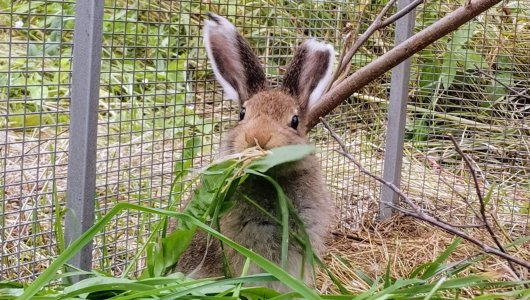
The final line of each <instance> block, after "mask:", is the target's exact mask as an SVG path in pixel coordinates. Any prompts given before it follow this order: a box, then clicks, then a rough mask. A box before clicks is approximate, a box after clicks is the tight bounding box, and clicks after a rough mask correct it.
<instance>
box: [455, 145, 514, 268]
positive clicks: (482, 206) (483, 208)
mask: <svg viewBox="0 0 530 300" xmlns="http://www.w3.org/2000/svg"><path fill="white" fill-rule="evenodd" d="M449 139H450V140H451V142H453V145H454V146H455V150H456V152H458V154H460V156H462V159H463V160H464V162H465V163H466V166H467V168H468V170H469V172H470V173H471V177H472V178H473V183H474V186H475V191H476V193H477V197H478V200H479V204H480V215H481V216H482V222H484V225H485V227H486V230H487V231H488V233H489V235H490V236H491V238H492V239H493V241H494V242H495V245H497V247H498V248H499V250H501V251H502V252H504V253H507V252H506V250H505V249H504V247H503V246H502V244H501V242H500V241H499V238H498V237H497V235H496V234H495V231H493V228H492V227H491V225H490V224H489V222H488V218H487V216H486V203H485V202H484V197H483V195H482V191H481V189H480V184H479V182H478V178H477V172H476V171H475V168H474V167H473V165H472V164H471V161H470V160H469V157H467V155H466V154H465V153H464V151H462V149H461V148H460V146H459V145H458V142H457V141H456V140H455V138H454V137H453V136H452V135H449ZM508 264H509V265H510V268H512V271H514V273H516V274H518V272H517V270H516V269H515V266H514V265H513V264H512V263H511V262H510V261H509V262H508Z"/></svg>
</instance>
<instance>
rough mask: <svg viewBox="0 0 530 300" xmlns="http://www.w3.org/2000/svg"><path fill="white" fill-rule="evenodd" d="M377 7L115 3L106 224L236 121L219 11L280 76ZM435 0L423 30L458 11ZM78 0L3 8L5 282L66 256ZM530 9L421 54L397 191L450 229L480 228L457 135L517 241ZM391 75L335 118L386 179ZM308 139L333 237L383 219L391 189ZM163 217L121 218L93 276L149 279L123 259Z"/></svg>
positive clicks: (109, 45)
mask: <svg viewBox="0 0 530 300" xmlns="http://www.w3.org/2000/svg"><path fill="white" fill-rule="evenodd" d="M386 2H387V1H386V0H380V1H355V2H352V1H317V0H314V1H282V2H274V1H269V2H265V1H258V2H256V1H222V2H219V3H204V2H203V1H177V0H175V1H171V0H143V1H140V0H113V1H110V0H105V1H104V15H103V36H102V43H103V44H102V60H101V76H100V88H99V94H100V97H99V106H98V124H97V162H96V173H97V174H96V201H95V209H96V219H98V218H100V217H101V216H102V215H104V214H105V213H106V212H107V211H108V210H109V209H110V208H112V207H113V206H114V205H115V204H116V203H118V202H129V203H136V204H141V205H146V206H150V207H167V205H168V203H169V199H170V198H171V195H170V194H171V192H172V191H174V189H175V185H177V186H179V188H177V190H181V189H183V188H184V187H185V186H186V185H187V184H188V181H186V180H181V181H178V182H174V178H175V174H176V173H177V172H179V171H182V169H183V168H185V167H186V166H187V165H190V166H191V167H192V168H200V167H201V166H204V165H206V164H208V163H209V162H210V161H211V160H212V157H213V156H214V155H215V153H216V149H217V147H218V145H219V141H220V139H221V138H222V136H223V133H224V132H225V131H226V130H227V129H228V128H230V126H232V125H234V124H235V122H237V107H236V105H235V104H234V103H233V102H231V101H230V100H228V99H225V98H224V97H223V94H222V90H221V88H220V86H219V85H218V84H217V83H216V82H215V80H214V78H213V74H212V72H211V69H210V67H209V65H208V62H207V60H206V55H205V51H204V50H203V46H202V36H201V33H202V32H201V28H202V23H203V19H204V18H205V15H206V13H207V12H210V11H211V12H215V13H217V14H219V15H222V16H225V17H227V18H228V19H230V21H231V22H233V23H234V24H235V25H236V27H237V28H238V30H240V32H242V33H243V35H244V36H245V37H246V38H247V39H248V41H249V42H250V44H251V45H252V47H253V49H255V51H256V53H257V54H258V56H259V57H260V59H261V61H262V63H263V65H264V68H265V72H266V74H267V77H268V79H269V80H270V81H271V82H272V83H273V84H278V83H279V82H281V77H282V73H283V70H284V67H285V65H286V64H287V63H288V61H289V58H290V57H291V56H292V53H293V50H294V49H295V48H296V46H297V45H299V44H300V43H301V42H302V41H303V40H305V39H308V38H311V37H316V38H319V39H322V40H325V41H327V42H329V43H331V44H333V45H334V46H335V49H336V52H340V49H341V45H342V42H343V40H344V38H345V37H346V36H347V34H348V33H350V32H352V31H354V30H355V27H356V26H357V25H358V24H360V25H359V28H360V29H361V31H362V30H364V29H366V28H367V27H368V26H369V24H370V23H371V20H373V18H374V17H375V15H376V14H377V12H379V11H380V10H381V8H382V7H383V6H384V5H385V4H386ZM462 4H463V1H460V0H437V1H429V2H428V4H426V5H423V6H420V7H419V8H418V9H417V11H416V17H415V20H414V21H415V27H414V31H416V32H417V31H419V30H421V29H423V28H425V27H426V26H428V25H430V24H432V23H433V22H434V21H436V20H437V19H439V18H441V17H442V16H444V15H445V14H446V13H448V12H450V11H452V10H454V9H455V8H457V7H459V6H461V5H462ZM74 23H75V1H52V0H48V1H27V0H26V1H12V2H9V3H8V2H2V4H0V112H1V115H0V172H2V174H1V176H0V209H1V210H0V215H1V218H0V239H1V250H0V256H1V262H0V278H1V279H13V280H23V281H31V280H32V279H33V278H35V276H37V275H38V274H39V273H40V272H41V271H42V270H43V269H45V268H46V266H47V265H48V264H49V263H50V261H51V260H52V259H53V258H54V257H55V256H57V255H58V254H59V253H60V251H61V249H62V248H63V247H64V245H63V242H64V240H63V239H62V231H63V228H62V226H63V225H64V224H63V223H62V222H63V221H62V219H63V217H64V207H65V201H66V183H67V167H68V154H69V153H68V144H69V139H70V138H72V137H71V136H70V134H69V125H70V117H69V116H70V92H71V88H72V86H71V71H72V52H73V47H74V45H73V30H74ZM529 24H530V4H529V3H528V2H527V1H526V0H513V1H504V2H503V3H502V4H501V5H499V6H497V7H496V8H493V9H490V10H489V11H487V12H486V13H484V14H482V15H480V16H479V17H477V18H476V19H474V20H473V21H472V22H470V23H469V24H467V25H465V26H462V27H461V28H460V29H459V30H457V31H456V32H454V33H453V34H451V35H449V36H447V37H445V38H443V39H442V40H440V41H438V42H436V43H435V44H434V45H432V46H430V47H428V48H427V49H425V50H423V51H422V52H420V53H419V54H417V55H415V56H414V58H413V61H412V67H411V76H410V82H409V84H410V88H409V92H408V105H407V115H406V128H405V136H404V137H403V139H404V142H405V146H404V154H403V165H402V166H401V170H402V172H401V176H402V178H401V186H402V188H403V189H404V191H405V192H406V193H407V194H409V195H410V196H411V197H412V198H413V199H414V200H415V201H417V202H418V203H419V204H420V205H421V206H422V207H424V208H425V209H429V210H432V211H434V212H435V213H436V215H437V216H439V217H440V218H442V219H445V220H449V221H452V222H453V221H462V220H464V221H465V222H473V221H474V218H475V216H474V215H473V213H472V210H471V209H470V206H473V205H476V204H477V198H476V194H475V191H474V186H473V184H472V183H471V180H470V174H469V171H468V170H467V168H466V166H465V165H464V164H463V161H462V158H461V157H460V156H459V155H458V154H457V153H456V151H455V150H454V147H453V146H452V144H451V143H450V142H449V140H448V139H447V135H448V134H452V135H453V136H455V137H456V138H457V139H458V140H459V142H460V145H461V147H462V149H463V150H464V151H465V153H466V154H467V155H469V157H470V158H471V159H472V161H473V164H474V167H475V168H476V170H477V173H478V174H479V179H480V182H481V188H482V189H483V192H484V193H491V200H490V202H489V204H488V206H489V209H490V211H491V212H492V213H494V214H495V216H496V217H497V218H498V220H499V222H501V223H502V224H503V226H505V229H506V230H507V232H509V233H510V234H513V235H523V234H526V233H528V232H527V231H528V220H529V213H530V204H529V199H530V182H529V178H530V175H529V172H530V150H529V149H530V147H529V145H530V140H529V130H530V119H529V115H530V92H529V89H530V80H529V79H528V78H530V56H529V55H528V53H529V52H530V25H529ZM394 30H395V28H394V27H392V26H391V27H388V28H386V29H384V30H382V31H381V32H378V33H377V34H376V35H374V36H373V37H372V38H371V39H370V40H369V42H368V43H367V44H366V45H365V46H364V47H363V48H362V49H361V50H360V51H359V52H358V53H357V54H356V55H355V57H354V59H353V62H352V69H353V70H355V69H358V68H360V67H362V66H364V65H366V64H367V63H369V62H370V61H372V60H374V59H375V58H377V57H378V56H380V55H381V54H383V53H385V52H386V51H388V50H389V49H391V48H392V46H393V45H394ZM390 86H391V80H390V72H388V73H387V74H385V76H382V77H381V78H379V79H377V80H376V81H374V82H372V83H371V84H369V85H368V86H366V87H365V88H363V89H362V90H361V91H359V92H358V93H356V94H355V95H353V96H352V97H351V98H350V99H349V100H348V101H347V102H345V103H344V104H343V105H341V106H340V107H338V108H337V109H336V110H335V111H334V112H333V113H332V114H331V115H329V116H328V117H327V119H328V121H329V122H330V123H331V124H332V126H333V127H334V128H335V130H337V132H339V133H340V135H341V136H342V137H343V139H344V141H345V142H346V144H347V145H348V146H349V148H350V151H351V153H352V154H353V155H354V156H355V157H356V158H357V159H358V161H360V162H361V163H362V164H363V165H364V166H365V167H366V168H367V169H368V170H370V171H372V172H373V173H375V174H378V175H382V174H383V163H384V159H385V149H386V146H387V145H385V138H386V130H387V120H388V118H387V114H388V113H389V110H388V95H389V92H390ZM311 139H312V141H314V142H315V143H316V144H317V146H318V148H319V149H320V155H321V160H322V166H323V169H324V170H325V173H326V178H327V182H328V184H329V188H330V190H331V192H332V194H333V197H334V199H335V204H336V206H337V210H338V211H339V212H340V215H339V216H340V222H339V224H337V226H338V229H339V230H356V229H357V228H358V227H359V226H360V224H362V222H364V221H365V220H366V219H373V218H376V216H377V211H378V205H379V199H380V186H379V184H377V183H376V182H375V181H374V180H372V179H370V178H368V177H367V176H363V175H361V174H360V173H359V171H358V169H357V168H355V167H354V166H353V165H352V164H350V163H348V162H347V161H346V160H345V159H344V157H342V156H341V155H339V154H337V153H336V152H335V151H334V150H335V149H337V144H336V143H335V142H334V141H333V140H332V139H331V138H330V136H329V134H328V133H327V132H326V131H325V130H324V129H323V128H322V127H321V126H317V127H316V128H315V130H314V131H313V132H312V133H311ZM157 220H158V219H157V217H156V216H152V215H147V214H140V213H137V212H132V211H128V212H124V213H123V214H122V215H120V216H119V217H117V218H115V219H114V221H113V222H112V223H111V224H110V225H109V226H107V227H106V229H105V231H104V232H102V233H101V234H100V235H98V236H97V237H96V239H95V244H94V250H93V267H94V268H99V269H103V270H106V271H111V272H112V273H113V274H115V275H120V274H123V273H124V272H137V271H139V270H141V269H142V268H143V263H144V262H143V260H139V263H137V265H135V266H133V267H132V268H129V269H128V266H129V261H130V260H131V259H132V258H133V257H134V255H135V254H136V252H137V251H138V249H139V248H140V247H142V246H143V245H144V244H145V243H146V242H147V237H148V236H149V234H150V232H151V230H152V225H153V224H154V222H155V221H157Z"/></svg>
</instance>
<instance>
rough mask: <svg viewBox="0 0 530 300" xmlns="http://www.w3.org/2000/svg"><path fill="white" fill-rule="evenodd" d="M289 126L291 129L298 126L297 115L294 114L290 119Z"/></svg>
mask: <svg viewBox="0 0 530 300" xmlns="http://www.w3.org/2000/svg"><path fill="white" fill-rule="evenodd" d="M291 127H292V128H293V129H296V128H298V116H296V115H294V116H293V118H292V119H291Z"/></svg>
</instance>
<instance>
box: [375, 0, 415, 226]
mask: <svg viewBox="0 0 530 300" xmlns="http://www.w3.org/2000/svg"><path fill="white" fill-rule="evenodd" d="M411 2H412V0H398V4H397V7H398V8H397V10H398V11H399V10H401V9H403V8H404V7H405V6H407V5H408V4H410V3H411ZM414 20H415V11H412V12H411V13H410V14H408V15H407V16H405V17H403V18H401V19H400V20H398V21H397V22H396V36H395V45H399V44H400V43H402V42H403V41H404V40H406V39H407V38H409V37H410V36H411V35H412V29H413V28H414ZM410 64H411V59H410V58H409V59H407V60H406V61H404V62H402V63H401V64H399V65H398V66H396V67H395V68H394V69H393V70H392V77H391V86H390V104H389V106H388V127H387V131H386V146H385V147H386V148H385V162H384V171H383V178H384V179H385V180H386V181H387V182H391V183H393V184H395V185H396V186H399V183H400V179H401V163H402V158H403V143H404V137H405V120H406V116H407V101H408V91H409V81H410ZM398 202H399V198H398V195H397V194H396V193H394V192H393V191H392V190H391V189H390V188H389V187H387V186H383V187H382V190H381V202H380V206H379V218H380V219H386V218H389V217H390V216H392V213H393V210H392V208H391V207H390V206H388V205H386V204H385V203H393V204H398Z"/></svg>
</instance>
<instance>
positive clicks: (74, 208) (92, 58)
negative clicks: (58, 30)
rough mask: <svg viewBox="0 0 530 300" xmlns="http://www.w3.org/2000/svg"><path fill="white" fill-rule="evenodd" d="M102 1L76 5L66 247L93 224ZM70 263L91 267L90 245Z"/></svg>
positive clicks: (84, 2)
mask: <svg viewBox="0 0 530 300" xmlns="http://www.w3.org/2000/svg"><path fill="white" fill-rule="evenodd" d="M103 2H104V1H103V0H92V1H76V4H75V5H76V11H75V30H74V50H73V62H72V64H73V65H72V94H71V96H72V97H71V102H70V141H69V142H70V144H69V150H68V151H69V154H68V178H67V180H68V183H67V200H66V207H67V213H66V221H65V239H66V244H67V245H68V244H70V243H71V242H72V241H74V240H75V239H77V238H78V237H79V236H80V235H81V234H83V232H85V231H86V230H87V229H88V228H89V227H90V226H92V225H93V223H94V201H95V186H96V141H97V114H98V100H99V80H100V71H101V67H100V66H101V40H102V27H103ZM70 263H71V264H72V265H73V266H75V267H78V268H80V269H83V270H90V269H91V266H92V244H89V245H87V246H86V247H84V248H83V249H82V250H81V252H79V253H78V254H77V255H76V256H75V257H74V258H72V260H71V261H70Z"/></svg>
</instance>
